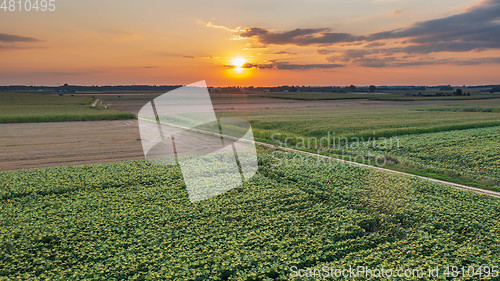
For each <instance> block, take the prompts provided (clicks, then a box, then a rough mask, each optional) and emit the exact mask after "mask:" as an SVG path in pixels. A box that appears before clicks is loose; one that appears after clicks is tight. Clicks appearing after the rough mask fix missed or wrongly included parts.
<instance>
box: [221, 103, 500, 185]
mask: <svg viewBox="0 0 500 281" xmlns="http://www.w3.org/2000/svg"><path fill="white" fill-rule="evenodd" d="M346 105H347V106H346V107H345V108H344V107H342V103H340V104H339V106H338V107H330V108H286V109H261V110H250V111H247V112H246V114H247V115H246V116H247V118H248V119H249V120H250V122H251V124H252V127H253V131H254V135H255V136H256V137H257V138H259V139H261V140H263V141H266V142H271V143H275V144H281V145H285V146H291V147H294V148H298V149H312V150H315V151H317V150H321V151H323V152H325V151H326V152H328V153H331V154H333V155H334V156H335V155H337V156H339V155H340V156H341V157H342V156H350V157H347V159H351V160H352V159H353V158H352V156H357V155H363V156H370V157H364V158H365V159H363V157H361V158H356V159H354V160H355V161H358V162H359V160H361V162H365V163H371V164H373V163H372V162H373V161H371V159H374V157H371V156H379V155H382V156H384V157H388V158H392V157H395V158H397V159H399V160H400V161H399V162H398V163H397V165H395V166H394V165H393V167H390V168H396V169H402V170H404V171H407V172H415V173H418V174H421V175H426V176H430V177H438V178H441V179H445V180H449V181H454V182H458V183H463V184H471V185H475V186H478V187H483V188H487V189H493V190H499V188H498V185H499V180H498V173H499V170H500V167H499V163H498V148H499V147H500V143H499V142H498V140H499V139H500V138H499V134H498V129H491V128H492V127H497V126H500V100H498V99H497V100H490V101H487V102H486V101H467V102H465V101H464V102H455V103H452V104H446V103H441V104H439V103H438V104H436V103H428V104H426V103H424V104H413V103H408V104H397V105H391V104H385V103H382V104H372V102H368V103H367V104H366V105H360V104H357V103H353V104H351V103H347V104H346ZM221 114H224V113H221ZM478 128H485V129H484V131H482V130H471V131H469V129H478ZM462 130H466V131H464V132H463V133H462V132H461V131H462ZM439 132H441V133H440V134H439ZM469 132H488V133H489V135H488V139H485V136H483V137H481V136H476V135H474V134H470V133H469ZM432 133H437V134H432ZM447 133H449V135H448V134H447ZM395 136H399V138H398V139H399V140H400V141H401V146H402V147H401V148H400V149H397V150H396V149H395V148H394V146H392V149H395V150H394V151H375V152H374V151H368V150H367V149H366V148H364V149H362V150H360V149H358V150H348V149H346V147H345V145H344V144H345V143H347V144H348V145H352V144H357V143H366V142H368V143H369V142H370V141H372V140H376V139H387V138H389V140H388V141H389V142H390V143H393V144H394V143H395V141H394V140H395V139H393V140H391V139H390V138H392V137H395ZM453 138H455V139H456V140H453ZM387 149H389V148H387ZM441 150H442V151H443V154H440V155H437V154H438V153H439V152H440V151H441ZM457 157H458V158H457ZM397 159H396V161H397ZM393 160H394V159H393ZM472 160H473V161H472ZM390 164H392V163H390Z"/></svg>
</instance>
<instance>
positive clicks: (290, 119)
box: [246, 100, 500, 144]
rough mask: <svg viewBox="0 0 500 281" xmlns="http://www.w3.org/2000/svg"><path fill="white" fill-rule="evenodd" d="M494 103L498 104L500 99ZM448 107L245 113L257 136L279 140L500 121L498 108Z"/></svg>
mask: <svg viewBox="0 0 500 281" xmlns="http://www.w3.org/2000/svg"><path fill="white" fill-rule="evenodd" d="M491 104H492V105H496V106H498V105H500V100H499V101H498V102H492V103H491ZM491 107H492V106H490V107H488V108H491ZM449 108H450V107H449V106H445V105H443V106H440V107H436V106H434V105H374V106H370V105H366V106H358V107H346V108H343V107H342V105H339V107H336V108H313V109H311V108H298V109H296V108H294V109H268V110H266V109H263V110H252V111H248V112H246V114H247V115H246V116H247V118H248V119H249V120H250V122H251V124H252V127H253V128H254V134H255V136H256V137H259V138H262V139H269V140H270V139H271V138H272V139H274V140H279V141H285V139H286V138H287V137H292V138H295V140H293V139H289V140H288V141H287V142H293V141H296V138H299V137H306V138H307V137H314V138H321V137H327V136H328V134H330V136H331V137H332V138H333V137H336V138H345V137H347V138H351V137H363V138H369V137H392V136H396V135H406V134H420V133H428V132H439V131H450V130H456V129H468V128H477V127H492V126H498V125H500V112H498V111H495V112H487V111H484V112H467V111H453V110H451V109H449ZM451 108H452V109H453V108H456V106H455V107H451ZM495 108H499V107H495ZM438 109H441V110H438ZM445 109H448V110H445ZM478 111H479V110H478ZM273 134H274V136H273ZM289 144H294V143H289Z"/></svg>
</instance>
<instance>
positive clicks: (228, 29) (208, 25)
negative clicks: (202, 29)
mask: <svg viewBox="0 0 500 281" xmlns="http://www.w3.org/2000/svg"><path fill="white" fill-rule="evenodd" d="M198 23H200V24H203V25H204V26H206V27H210V28H215V29H222V30H226V31H230V32H240V31H241V27H239V26H238V27H236V28H229V27H227V26H224V25H218V24H215V23H213V22H212V21H203V20H198Z"/></svg>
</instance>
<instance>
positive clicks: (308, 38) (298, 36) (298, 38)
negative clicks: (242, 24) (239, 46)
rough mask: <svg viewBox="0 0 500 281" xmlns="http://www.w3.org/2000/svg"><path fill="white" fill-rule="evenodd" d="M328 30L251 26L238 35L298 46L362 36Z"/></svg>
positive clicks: (334, 41)
mask: <svg viewBox="0 0 500 281" xmlns="http://www.w3.org/2000/svg"><path fill="white" fill-rule="evenodd" d="M329 30H330V29H328V28H296V29H293V30H290V31H284V32H273V31H270V30H267V29H263V28H260V27H252V28H247V29H245V30H244V31H243V32H241V33H240V34H238V36H239V37H242V38H256V39H257V40H258V41H259V42H260V43H262V44H275V45H285V44H293V45H298V46H307V45H322V44H325V45H329V44H334V43H341V42H354V41H360V40H363V38H364V37H360V36H353V35H351V34H349V33H333V32H329Z"/></svg>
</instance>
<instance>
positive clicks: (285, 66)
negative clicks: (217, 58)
mask: <svg viewBox="0 0 500 281" xmlns="http://www.w3.org/2000/svg"><path fill="white" fill-rule="evenodd" d="M343 66H344V65H342V64H336V63H325V64H291V63H288V62H279V61H270V62H267V63H260V64H259V63H245V64H244V65H243V66H242V68H247V69H248V68H255V69H282V70H307V69H318V68H322V69H330V68H339V67H343ZM224 67H226V68H229V69H233V68H236V66H234V65H225V66H224Z"/></svg>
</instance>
